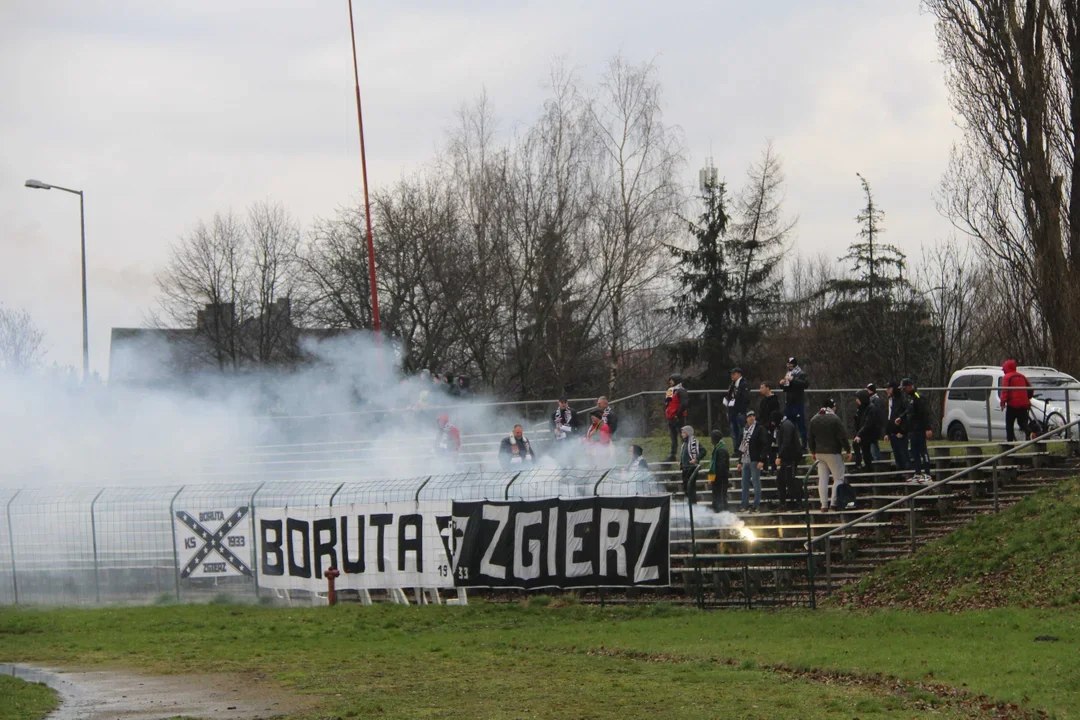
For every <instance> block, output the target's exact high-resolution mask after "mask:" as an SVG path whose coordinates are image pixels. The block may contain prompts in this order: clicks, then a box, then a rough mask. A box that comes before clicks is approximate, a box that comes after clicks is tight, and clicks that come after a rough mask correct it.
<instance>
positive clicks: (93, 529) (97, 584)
mask: <svg viewBox="0 0 1080 720" xmlns="http://www.w3.org/2000/svg"><path fill="white" fill-rule="evenodd" d="M103 492H105V488H101V489H100V490H98V494H97V495H95V496H94V499H93V500H91V501H90V539H91V541H92V542H93V545H94V597H95V598H96V599H95V602H97V603H98V604H99V605H100V604H101V581H100V580H99V579H98V552H97V522H96V521H95V519H94V505H95V504H97V501H98V498H99V497H101V493H103Z"/></svg>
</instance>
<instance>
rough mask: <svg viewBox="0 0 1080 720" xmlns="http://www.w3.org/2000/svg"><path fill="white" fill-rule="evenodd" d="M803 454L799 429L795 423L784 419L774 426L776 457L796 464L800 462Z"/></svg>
mask: <svg viewBox="0 0 1080 720" xmlns="http://www.w3.org/2000/svg"><path fill="white" fill-rule="evenodd" d="M804 452H805V450H803V446H802V438H801V437H799V429H798V428H797V427H795V423H793V422H791V421H790V420H788V419H787V418H784V419H783V420H782V421H781V422H780V424H779V425H777V426H776V457H778V458H780V459H781V460H786V461H787V462H798V461H799V460H802V458H803V453H804Z"/></svg>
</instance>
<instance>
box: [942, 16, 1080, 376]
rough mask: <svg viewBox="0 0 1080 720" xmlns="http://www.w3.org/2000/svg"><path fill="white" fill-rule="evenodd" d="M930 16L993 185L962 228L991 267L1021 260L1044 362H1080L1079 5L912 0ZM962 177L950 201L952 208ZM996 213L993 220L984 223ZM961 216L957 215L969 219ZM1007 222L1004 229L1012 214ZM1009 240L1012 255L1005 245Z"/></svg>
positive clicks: (981, 176)
mask: <svg viewBox="0 0 1080 720" xmlns="http://www.w3.org/2000/svg"><path fill="white" fill-rule="evenodd" d="M924 4H925V6H926V7H927V9H928V10H929V11H930V12H931V13H932V14H933V15H934V17H935V18H936V20H937V34H938V41H939V44H940V46H941V51H942V56H943V58H944V61H945V64H946V67H947V76H946V77H947V81H948V85H949V90H950V93H951V97H952V103H953V106H954V108H955V109H956V111H957V113H959V114H960V116H961V117H962V118H963V120H964V122H965V131H966V136H967V143H968V146H967V147H968V149H970V151H972V154H973V156H974V157H975V158H976V159H977V161H978V165H977V166H976V167H975V168H969V169H973V170H975V171H976V172H977V173H978V176H977V180H978V182H977V183H976V187H978V186H979V185H983V186H985V185H986V184H989V183H993V182H995V181H999V180H1000V181H1001V184H1002V189H1001V192H1000V193H996V194H995V193H989V192H983V193H982V197H981V198H980V197H978V196H977V197H976V199H977V200H980V199H981V200H986V199H987V198H989V199H990V200H992V201H993V202H992V203H988V204H987V203H984V205H983V207H982V209H981V211H980V212H978V213H976V214H975V215H974V219H975V220H976V226H975V227H974V228H969V229H971V230H973V234H975V235H976V236H977V237H979V238H980V239H982V240H983V241H984V242H986V243H987V244H988V245H989V246H990V248H991V252H993V253H996V254H997V255H998V256H999V257H1000V258H1008V260H1007V261H1006V262H1004V263H1002V266H1001V267H1002V269H1005V270H1006V271H1008V272H1021V271H1022V270H1021V267H1020V266H1021V265H1023V264H1030V266H1031V272H1032V276H1033V277H1034V291H1035V298H1036V300H1037V303H1038V305H1039V310H1040V311H1041V315H1042V317H1043V318H1044V320H1045V322H1046V324H1047V327H1048V330H1049V335H1050V338H1051V340H1052V356H1053V361H1054V363H1055V364H1056V365H1057V366H1058V367H1059V368H1061V369H1063V370H1073V371H1075V370H1080V157H1077V152H1076V145H1075V132H1076V129H1077V124H1078V122H1080V7H1078V5H1077V3H1075V2H1072V1H1071V0H1068V1H1065V0H924ZM969 188H970V183H966V184H962V185H961V186H960V187H959V188H958V192H960V193H961V197H960V198H959V200H958V201H957V200H956V199H955V198H949V202H950V204H959V205H960V206H962V207H963V206H964V205H965V204H966V200H967V197H966V196H965V194H964V193H965V191H966V190H968V189H969ZM1006 218H1007V219H1008V220H1009V223H1007V224H1002V225H995V224H994V223H993V222H992V221H993V220H1004V219H1006ZM970 219H971V216H970V215H964V214H961V216H960V221H961V223H963V224H967V225H969V226H970V225H971V223H970V222H969V220H970ZM1013 220H1015V221H1016V224H1015V225H1013V224H1012V221H1013ZM1016 241H1020V243H1021V247H1022V248H1023V250H1024V252H1023V254H1022V255H1020V256H1019V257H1018V256H1017V255H1016V253H1015V252H1014V251H1013V250H1014V248H1012V247H1010V244H1011V243H1015V242H1016Z"/></svg>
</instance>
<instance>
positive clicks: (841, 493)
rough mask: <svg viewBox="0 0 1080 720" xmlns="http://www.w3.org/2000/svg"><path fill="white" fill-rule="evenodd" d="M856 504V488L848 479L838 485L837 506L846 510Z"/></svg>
mask: <svg viewBox="0 0 1080 720" xmlns="http://www.w3.org/2000/svg"><path fill="white" fill-rule="evenodd" d="M854 505H855V488H853V487H851V483H849V482H848V481H847V480H845V481H844V482H842V483H840V484H839V485H837V486H836V506H837V507H838V508H840V509H841V510H846V509H847V508H848V507H849V506H854Z"/></svg>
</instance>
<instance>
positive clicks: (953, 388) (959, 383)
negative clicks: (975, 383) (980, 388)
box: [949, 375, 972, 400]
mask: <svg viewBox="0 0 1080 720" xmlns="http://www.w3.org/2000/svg"><path fill="white" fill-rule="evenodd" d="M971 377H972V376H971V375H961V376H960V377H958V378H956V380H954V381H953V384H952V385H950V386H949V399H950V400H970V399H971V398H969V397H968V395H969V394H970V393H968V392H967V391H966V390H960V389H958V388H967V387H971Z"/></svg>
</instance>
